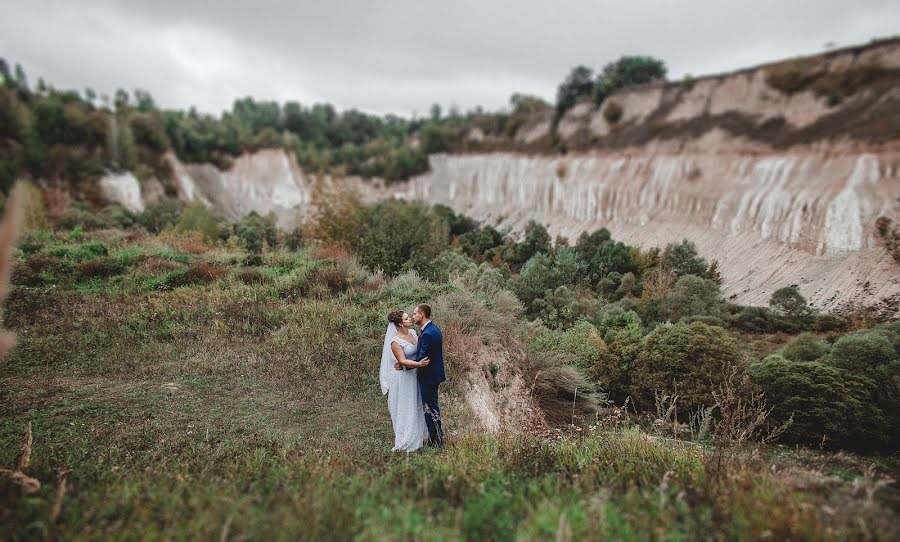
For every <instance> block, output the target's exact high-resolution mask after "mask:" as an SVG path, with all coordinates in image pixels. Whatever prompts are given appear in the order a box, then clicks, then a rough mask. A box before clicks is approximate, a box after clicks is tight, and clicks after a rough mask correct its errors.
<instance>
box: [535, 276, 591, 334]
mask: <svg viewBox="0 0 900 542" xmlns="http://www.w3.org/2000/svg"><path fill="white" fill-rule="evenodd" d="M598 310H600V300H599V299H597V297H596V296H595V295H594V292H593V291H591V290H587V289H584V288H574V289H573V288H569V287H568V286H560V287H558V288H556V289H555V290H552V291H548V292H546V293H545V294H544V296H543V297H541V298H539V299H535V300H534V302H533V303H532V305H531V314H532V315H533V316H534V317H535V318H540V319H541V320H543V322H544V323H545V324H546V325H547V326H549V327H552V328H565V327H569V326H571V325H573V324H574V323H575V321H576V320H579V319H581V318H585V319H592V318H593V317H594V315H596V314H597V311H598Z"/></svg>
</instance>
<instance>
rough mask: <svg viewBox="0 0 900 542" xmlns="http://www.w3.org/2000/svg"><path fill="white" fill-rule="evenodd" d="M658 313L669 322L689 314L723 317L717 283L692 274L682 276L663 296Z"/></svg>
mask: <svg viewBox="0 0 900 542" xmlns="http://www.w3.org/2000/svg"><path fill="white" fill-rule="evenodd" d="M660 315H661V316H662V318H664V319H666V320H668V321H670V322H678V321H679V320H682V319H685V318H688V317H691V316H711V317H715V318H720V317H723V316H724V315H725V314H724V307H723V303H722V299H721V295H720V293H719V285H718V284H716V283H715V282H714V281H711V280H708V279H704V278H700V277H698V276H694V275H684V276H682V277H681V278H679V279H678V281H677V282H676V283H675V286H674V287H673V288H672V289H671V290H669V292H668V293H666V296H665V297H664V298H663V300H662V304H661V305H660Z"/></svg>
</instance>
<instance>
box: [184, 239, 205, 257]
mask: <svg viewBox="0 0 900 542" xmlns="http://www.w3.org/2000/svg"><path fill="white" fill-rule="evenodd" d="M182 250H183V251H184V252H185V253H186V254H204V253H206V252H209V251H210V250H212V247H211V246H209V245H207V244H206V243H204V242H203V241H196V240H191V241H188V242H187V243H185V244H184V246H183V247H182Z"/></svg>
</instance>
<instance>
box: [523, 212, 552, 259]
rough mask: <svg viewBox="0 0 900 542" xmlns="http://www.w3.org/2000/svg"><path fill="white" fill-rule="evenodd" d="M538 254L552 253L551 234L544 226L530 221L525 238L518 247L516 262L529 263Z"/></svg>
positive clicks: (526, 227)
mask: <svg viewBox="0 0 900 542" xmlns="http://www.w3.org/2000/svg"><path fill="white" fill-rule="evenodd" d="M538 253H545V254H549V253H550V234H549V233H547V228H546V227H544V225H543V224H539V223H537V222H535V221H534V220H530V221H528V224H527V225H526V226H525V238H524V239H523V240H522V242H521V243H519V244H518V245H517V246H516V261H517V262H518V263H524V262H527V261H528V260H529V259H531V257H532V256H534V255H535V254H538Z"/></svg>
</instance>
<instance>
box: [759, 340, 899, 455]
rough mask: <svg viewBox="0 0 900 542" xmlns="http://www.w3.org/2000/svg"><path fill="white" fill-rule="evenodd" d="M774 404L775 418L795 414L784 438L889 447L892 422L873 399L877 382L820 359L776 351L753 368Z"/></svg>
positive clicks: (779, 419)
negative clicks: (789, 357) (790, 357)
mask: <svg viewBox="0 0 900 542" xmlns="http://www.w3.org/2000/svg"><path fill="white" fill-rule="evenodd" d="M750 375H751V378H752V379H753V382H754V383H756V384H757V385H759V386H760V387H761V388H762V389H763V392H764V393H765V397H766V402H767V404H768V405H769V406H770V407H771V408H772V412H771V414H770V416H769V420H770V423H772V424H774V425H779V424H783V423H786V422H787V421H788V420H790V419H791V418H793V421H792V422H791V424H790V425H789V426H788V428H787V430H786V431H785V432H784V434H783V435H781V440H782V441H783V442H787V443H792V444H805V445H811V446H818V445H822V444H823V443H824V445H825V446H828V447H831V448H834V447H845V448H853V449H858V450H870V449H875V448H879V447H882V446H884V445H885V444H886V443H887V441H888V438H889V424H888V421H887V419H886V418H885V416H884V413H883V412H882V410H881V409H880V408H879V407H878V406H877V405H876V404H875V403H874V402H873V400H872V399H873V391H874V390H873V388H874V382H872V381H871V380H869V379H866V378H864V377H860V376H857V375H854V374H851V373H850V372H848V371H845V370H842V369H839V368H837V367H832V366H830V365H827V364H825V363H822V362H819V361H801V362H794V361H789V360H786V359H784V358H783V357H782V356H780V355H777V354H773V355H771V356H768V357H767V358H766V359H764V360H763V361H761V362H759V363H755V364H753V365H751V367H750Z"/></svg>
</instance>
